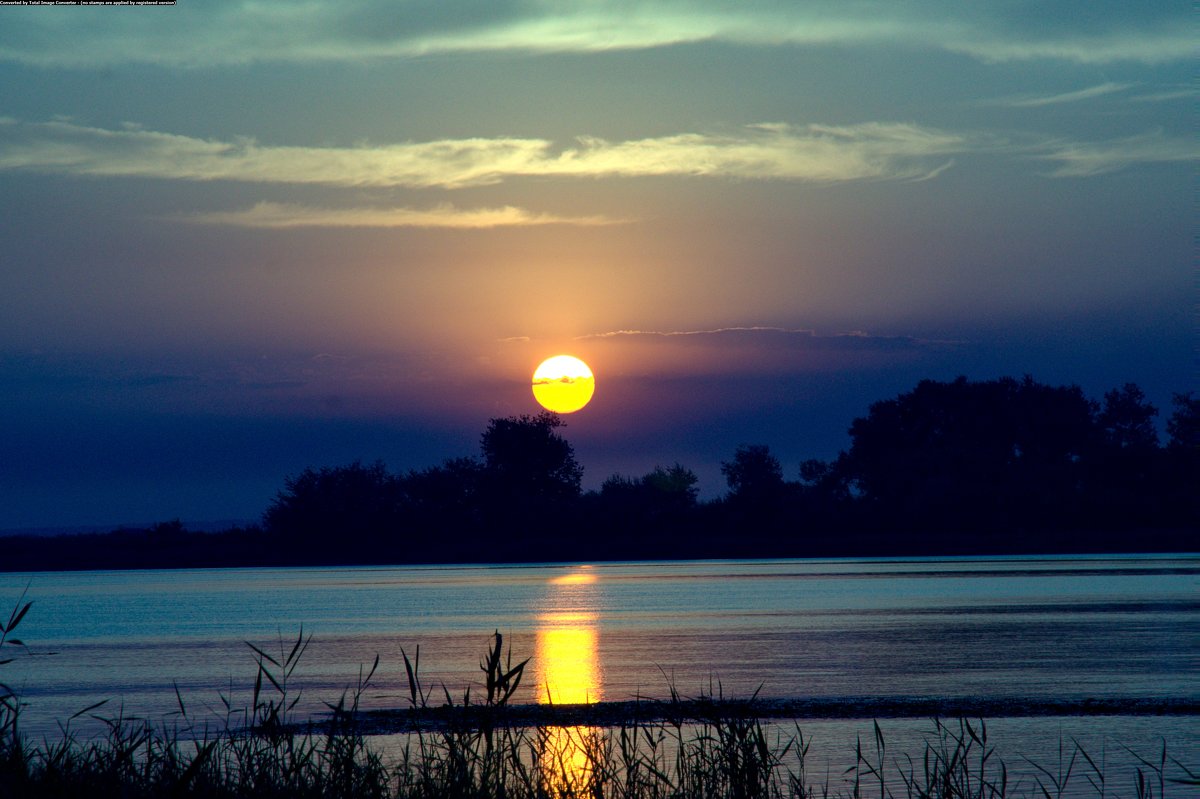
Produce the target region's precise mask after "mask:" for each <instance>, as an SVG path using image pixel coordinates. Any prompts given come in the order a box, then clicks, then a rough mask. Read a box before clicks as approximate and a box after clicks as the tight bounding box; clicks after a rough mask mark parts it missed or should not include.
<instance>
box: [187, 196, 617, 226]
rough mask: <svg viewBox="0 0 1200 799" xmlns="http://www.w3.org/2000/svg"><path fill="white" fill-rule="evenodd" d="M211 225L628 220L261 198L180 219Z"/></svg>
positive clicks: (511, 210) (526, 223)
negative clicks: (346, 205) (242, 206)
mask: <svg viewBox="0 0 1200 799" xmlns="http://www.w3.org/2000/svg"><path fill="white" fill-rule="evenodd" d="M175 218H176V219H179V220H181V221H185V222H196V223H199V224H206V225H234V226H237V227H249V228H268V229H284V228H300V227H339V228H368V227H369V228H398V227H415V228H454V229H485V228H496V227H527V226H532V225H584V226H594V225H615V224H621V223H623V222H626V221H628V220H624V219H614V218H610V217H604V216H573V217H572V216H557V215H555V214H545V213H540V214H539V213H533V212H531V211H527V210H525V209H523V208H516V207H513V206H511V205H506V206H503V207H500V208H472V209H460V208H455V207H454V206H452V205H439V206H436V207H434V208H428V209H421V208H312V207H309V206H304V205H293V204H289V203H274V202H260V203H257V204H255V205H254V206H253V207H251V208H247V209H244V210H241V211H211V212H207V213H199V214H188V215H184V216H178V217H175Z"/></svg>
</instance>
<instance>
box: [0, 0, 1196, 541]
mask: <svg viewBox="0 0 1200 799" xmlns="http://www.w3.org/2000/svg"><path fill="white" fill-rule="evenodd" d="M1196 41H1198V38H1197V25H1196V15H1195V13H1194V11H1193V10H1192V8H1191V3H1185V2H1174V1H1172V2H1132V1H1130V0H1125V1H1123V2H1097V0H1059V2H1054V3H1042V2H993V1H990V0H988V1H981V2H972V3H962V2H947V1H945V0H912V1H911V2H900V1H898V0H890V1H888V2H869V1H868V0H856V1H853V2H847V0H838V1H837V2H833V1H832V0H828V1H826V0H813V1H812V2H803V3H800V2H794V1H789V2H770V1H769V0H761V1H756V2H713V1H712V0H661V1H657V2H652V1H647V2H602V1H600V0H555V2H549V0H542V1H541V2H538V1H534V0H525V1H524V2H510V1H509V0H464V1H463V2H443V1H441V0H424V1H422V2H410V1H405V0H400V1H397V0H386V1H385V0H363V1H362V2H355V3H330V2H320V3H308V2H296V0H286V2H285V0H253V1H251V0H237V1H235V0H207V1H201V0H184V1H183V2H180V3H179V5H177V6H171V7H148V6H147V7H138V6H123V7H4V8H0V529H7V530H13V529H21V528H46V527H66V526H82V525H116V524H135V523H146V522H153V521H160V520H168V519H176V518H178V519H182V520H184V521H185V522H193V523H200V522H206V521H213V520H255V519H257V518H258V517H259V516H260V514H261V513H262V512H263V510H265V508H266V507H267V505H268V504H269V502H270V501H271V499H272V497H273V496H274V495H275V492H276V491H278V490H279V489H280V488H282V486H283V481H284V479H285V478H286V477H287V476H289V475H295V474H298V473H299V472H300V471H301V470H303V469H304V468H306V467H310V466H311V467H321V466H336V465H342V464H347V463H350V462H353V461H355V460H361V461H364V462H373V461H375V460H383V461H384V462H385V463H386V464H387V465H388V466H389V467H390V468H391V469H393V470H395V471H398V472H403V471H406V470H408V469H419V468H424V467H427V466H432V465H435V464H437V463H440V462H441V461H442V460H443V459H445V458H449V457H457V456H463V455H472V454H477V453H478V449H479V437H480V434H481V433H482V432H483V430H484V428H485V427H486V425H487V421H488V420H489V419H491V418H494V417H503V416H510V415H514V414H522V413H534V412H536V411H537V410H539V408H538V406H537V405H536V404H535V403H534V399H533V396H532V392H531V389H530V378H531V375H532V372H533V370H534V368H535V367H536V366H537V364H538V363H539V362H540V361H541V360H542V359H544V358H546V357H549V356H551V355H555V354H558V353H569V354H572V355H576V356H578V357H580V358H582V359H583V360H585V361H586V362H587V363H588V364H589V365H590V366H591V368H592V370H593V371H594V373H595V375H596V392H595V396H594V398H593V400H592V402H591V404H589V405H588V406H587V407H586V408H585V409H583V410H582V411H579V412H578V413H575V414H571V415H570V416H568V417H565V418H566V421H567V427H566V428H565V429H564V430H563V433H564V435H565V436H566V437H567V438H568V439H569V440H570V441H571V443H572V445H573V446H574V448H575V452H576V455H577V457H578V458H579V460H580V462H581V463H582V464H583V466H584V470H585V471H584V486H585V488H596V487H598V486H599V485H600V483H601V482H602V481H603V480H604V479H605V478H606V477H608V476H610V475H612V474H614V473H620V474H623V475H626V476H636V475H640V474H644V473H645V472H648V471H649V470H651V469H652V468H653V467H654V466H655V465H659V464H662V465H667V466H669V465H671V464H674V463H676V462H678V463H681V464H683V465H685V466H688V467H689V468H692V469H693V470H694V471H695V472H696V473H697V474H698V475H699V476H700V487H701V490H702V493H703V495H704V496H706V497H714V496H719V495H720V494H721V493H722V492H723V490H724V484H723V481H722V478H721V474H720V468H719V467H720V462H721V461H722V460H727V459H729V458H730V457H731V456H732V454H733V452H734V451H735V449H736V447H737V446H738V445H739V444H743V443H754V444H767V445H768V446H770V447H771V450H772V452H773V453H774V454H775V455H776V456H777V457H778V458H779V459H780V461H781V463H782V464H783V467H784V472H785V476H786V477H788V478H790V479H795V478H796V477H798V472H799V463H800V462H801V461H803V460H805V459H807V458H830V457H833V456H835V455H836V454H837V452H838V451H839V450H842V449H844V448H846V447H848V446H849V437H848V435H847V428H848V427H849V425H850V423H851V421H852V420H853V419H854V418H855V417H856V416H862V415H864V414H865V413H866V412H867V408H868V407H869V405H870V403H871V402H873V401H876V400H880V399H886V398H890V397H894V396H896V395H897V394H899V393H901V392H904V391H908V390H910V389H912V388H913V387H914V386H915V385H916V383H917V382H918V381H919V380H921V379H924V378H932V379H938V380H949V379H953V378H954V377H957V376H958V375H965V376H967V377H968V378H971V379H975V380H985V379H992V378H996V377H1000V376H1005V375H1012V376H1017V377H1020V376H1022V375H1025V374H1029V375H1032V376H1033V377H1034V378H1035V379H1036V380H1039V381H1041V382H1044V383H1048V384H1052V385H1064V384H1078V385H1080V386H1081V387H1082V388H1083V389H1084V391H1085V392H1086V393H1087V394H1088V395H1089V396H1091V397H1093V398H1100V397H1101V396H1102V395H1103V393H1104V392H1105V391H1107V390H1110V389H1112V388H1114V387H1117V386H1119V385H1123V384H1124V383H1126V382H1135V383H1137V384H1138V385H1140V386H1141V387H1142V388H1143V389H1144V390H1145V392H1146V394H1147V396H1148V397H1149V399H1150V400H1151V401H1152V402H1153V403H1155V404H1156V405H1157V406H1158V407H1159V408H1160V409H1162V416H1161V417H1160V422H1161V421H1163V419H1165V417H1166V416H1167V415H1168V413H1169V410H1170V402H1171V397H1172V394H1173V393H1174V392H1184V391H1190V390H1195V389H1196V388H1197V371H1196V316H1195V313H1196V311H1195V309H1196V299H1197V297H1196V273H1195V271H1194V252H1195V250H1194V247H1195V244H1194V241H1195V239H1194V235H1195V202H1194V196H1195V175H1196V163H1197V160H1198V159H1200V144H1198V142H1197V139H1196V135H1195V133H1196V125H1195V119H1196V117H1195V108H1196V101H1197V94H1198V92H1197V88H1196V82H1195V78H1194V75H1193V73H1194V65H1195V57H1196V45H1195V42H1196Z"/></svg>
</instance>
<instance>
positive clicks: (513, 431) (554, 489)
mask: <svg viewBox="0 0 1200 799" xmlns="http://www.w3.org/2000/svg"><path fill="white" fill-rule="evenodd" d="M562 427H566V423H565V422H564V421H563V420H562V419H561V418H560V417H559V416H558V414H555V413H550V412H549V411H546V412H543V413H540V414H538V415H537V416H526V415H522V416H510V417H507V418H504V419H492V420H490V421H489V422H488V426H487V430H485V431H484V433H483V439H482V442H481V446H482V450H483V468H484V471H485V477H486V479H487V480H488V481H489V483H490V484H491V488H492V489H493V490H498V491H502V492H506V493H509V495H510V496H517V497H519V498H521V499H522V500H526V501H532V500H571V499H577V498H578V497H579V486H580V482H581V480H582V479H583V467H581V466H580V465H579V463H578V461H576V460H575V451H574V449H573V448H572V447H571V444H570V443H569V442H568V441H567V440H566V439H565V438H563V437H562V436H560V435H559V434H558V433H557V432H556V431H557V430H558V429H559V428H562Z"/></svg>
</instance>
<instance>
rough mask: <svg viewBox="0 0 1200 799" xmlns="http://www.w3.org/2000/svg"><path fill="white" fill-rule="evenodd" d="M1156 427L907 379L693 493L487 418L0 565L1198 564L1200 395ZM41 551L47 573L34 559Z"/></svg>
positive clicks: (1016, 383) (545, 417) (1139, 414)
mask: <svg viewBox="0 0 1200 799" xmlns="http://www.w3.org/2000/svg"><path fill="white" fill-rule="evenodd" d="M1158 415H1159V410H1158V409H1157V408H1155V407H1154V406H1153V405H1152V404H1150V403H1149V402H1148V401H1147V400H1146V398H1145V396H1144V394H1143V392H1142V391H1141V390H1140V389H1139V388H1138V387H1137V386H1136V385H1134V384H1126V385H1124V386H1122V387H1120V388H1116V389H1113V390H1112V391H1109V392H1107V393H1105V394H1104V397H1103V399H1102V401H1100V402H1096V401H1093V400H1091V399H1089V398H1087V397H1086V396H1085V395H1084V394H1083V392H1082V390H1081V389H1080V388H1079V387H1078V386H1048V385H1044V384H1041V383H1038V382H1036V381H1034V380H1033V379H1032V378H1029V377H1026V378H1024V379H1023V380H1017V379H1013V378H1001V379H998V380H989V381H969V380H967V379H966V378H959V379H957V380H954V381H951V382H938V381H933V380H925V381H922V382H920V383H919V384H918V385H917V386H916V387H915V388H914V389H913V390H912V391H909V392H906V393H903V394H900V395H899V396H897V397H896V398H894V399H888V400H883V401H879V402H876V403H874V404H872V405H871V406H870V408H869V409H868V412H867V414H866V415H865V416H863V417H860V418H857V419H855V420H854V421H853V422H852V423H851V425H850V428H849V436H850V442H851V443H850V447H849V448H848V449H847V450H845V451H843V452H841V453H840V454H839V455H838V456H837V457H836V458H834V459H831V460H828V461H822V460H815V459H814V460H807V461H804V462H803V463H800V464H798V465H796V466H794V467H790V468H785V467H784V464H782V463H781V462H780V460H779V459H778V458H777V457H776V456H775V455H774V454H773V453H772V452H771V450H770V448H769V446H768V445H766V444H744V445H742V446H739V447H738V448H737V449H736V450H735V452H734V453H733V454H732V456H731V457H730V459H729V460H727V461H724V462H722V464H721V472H722V474H723V475H724V477H725V480H726V483H727V489H728V490H727V492H726V493H725V494H724V495H723V496H721V497H720V498H717V499H713V500H709V501H701V500H700V499H699V498H698V490H697V482H698V480H697V477H696V474H695V473H694V472H693V471H692V470H691V469H689V468H687V467H686V466H683V465H681V464H678V463H675V464H673V465H671V466H659V467H656V468H655V469H653V470H652V471H650V472H649V473H647V474H644V475H640V476H625V475H619V474H618V475H612V476H610V477H609V478H608V479H606V480H605V481H604V482H603V483H602V484H601V486H600V488H599V489H598V490H593V491H586V492H585V491H583V489H582V477H583V467H582V466H581V465H580V464H579V462H578V461H577V460H576V458H575V454H574V450H573V448H572V447H571V444H570V442H569V441H568V440H567V439H566V438H565V436H564V435H563V433H562V429H563V428H564V427H565V423H564V422H563V420H562V419H561V417H559V416H557V415H555V414H552V413H542V414H539V415H536V416H514V417H507V418H498V419H492V420H490V421H489V423H488V425H487V428H486V429H485V430H484V432H483V434H482V436H481V439H480V453H479V455H477V456H467V457H458V458H453V459H450V460H446V461H445V462H443V463H442V464H439V465H436V466H431V467H428V468H425V469H417V470H410V471H408V472H405V473H393V472H392V471H389V469H388V468H387V467H386V465H385V464H383V463H382V462H376V463H373V464H363V463H361V462H356V463H352V464H349V465H344V466H333V467H321V468H309V469H306V470H304V471H303V472H301V473H300V474H298V475H295V476H292V477H289V478H287V479H286V480H285V483H284V486H283V488H282V490H280V491H279V493H278V494H277V495H276V497H275V498H274V499H273V501H272V502H271V503H270V506H269V507H268V508H267V510H266V512H265V514H264V515H263V519H262V525H261V527H256V528H251V529H245V530H231V531H228V532H226V533H223V534H217V535H213V534H208V535H201V534H197V533H188V532H187V531H186V530H183V529H182V526H181V525H179V524H178V523H177V522H176V523H167V524H160V525H157V526H155V527H154V528H152V529H150V530H145V531H122V532H121V533H114V534H111V535H109V536H90V537H89V536H77V537H74V540H73V541H72V542H71V544H70V546H63V545H62V543H61V541H60V542H59V543H58V544H57V545H51V544H49V543H48V542H47V541H46V540H45V539H42V544H41V546H40V547H39V544H38V540H36V539H34V540H32V541H30V540H25V541H23V542H21V543H20V545H19V546H15V545H14V543H13V542H14V539H4V541H3V546H4V549H5V552H4V553H3V555H4V557H3V558H2V561H3V563H4V565H3V568H5V569H19V568H21V566H20V564H22V563H24V564H25V567H26V568H99V567H102V566H98V565H97V561H96V559H95V558H96V557H100V558H101V561H100V562H101V563H104V562H106V561H105V559H107V560H108V561H113V560H114V559H115V560H117V561H121V563H120V564H117V563H113V564H111V565H113V566H119V565H125V566H144V565H266V564H278V565H287V564H315V563H330V564H332V563H422V562H537V561H556V560H614V559H639V558H703V557H805V556H837V555H855V556H860V555H923V554H982V553H997V554H1000V553H1019V552H1106V551H1194V550H1195V549H1196V543H1197V537H1196V533H1197V530H1198V529H1200V499H1198V495H1200V492H1197V490H1196V489H1197V486H1200V400H1197V399H1196V398H1194V397H1193V396H1192V395H1191V394H1181V395H1176V396H1175V397H1174V401H1173V409H1172V412H1171V414H1170V416H1169V418H1168V419H1167V421H1166V431H1167V440H1166V441H1165V442H1161V441H1160V440H1159V435H1158V432H1157V429H1156V426H1155V419H1156V417H1157V416H1158ZM789 471H791V472H792V474H791V475H790V476H789V474H788V472H789ZM114 536H117V537H116V538H114ZM102 539H103V540H102ZM39 549H40V550H41V552H40V556H39V552H38V550H39ZM53 553H57V554H56V555H55V557H51V558H50V560H52V561H55V562H56V563H57V565H53V564H52V565H37V564H39V563H43V562H44V561H45V560H46V558H47V556H49V555H51V554H53ZM14 554H15V555H17V556H18V557H16V558H14V557H13V556H14ZM72 562H78V564H79V565H72Z"/></svg>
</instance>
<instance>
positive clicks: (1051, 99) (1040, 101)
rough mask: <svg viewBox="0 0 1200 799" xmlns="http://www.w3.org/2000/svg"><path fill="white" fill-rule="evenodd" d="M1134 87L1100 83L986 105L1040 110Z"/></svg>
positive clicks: (1011, 98)
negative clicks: (1070, 90) (1073, 89)
mask: <svg viewBox="0 0 1200 799" xmlns="http://www.w3.org/2000/svg"><path fill="white" fill-rule="evenodd" d="M1136 85H1137V84H1135V83H1113V82H1108V83H1101V84H1099V85H1096V86H1089V87H1088V88H1086V89H1079V90H1077V91H1073V92H1062V93H1060V94H1047V95H1021V96H1017V97H1005V98H1001V99H999V100H992V101H990V102H989V103H988V105H1000V106H1005V107H1008V108H1041V107H1044V106H1048V105H1062V104H1063V103H1077V102H1080V101H1082V100H1091V99H1093V98H1095V97H1103V96H1104V95H1106V94H1115V93H1117V92H1123V91H1126V90H1127V89H1130V88H1132V87H1134V86H1136Z"/></svg>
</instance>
